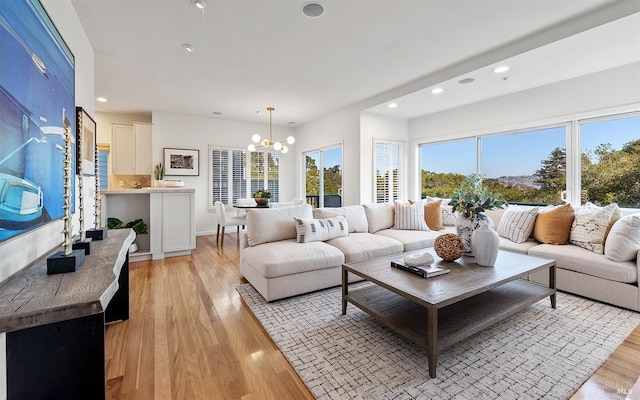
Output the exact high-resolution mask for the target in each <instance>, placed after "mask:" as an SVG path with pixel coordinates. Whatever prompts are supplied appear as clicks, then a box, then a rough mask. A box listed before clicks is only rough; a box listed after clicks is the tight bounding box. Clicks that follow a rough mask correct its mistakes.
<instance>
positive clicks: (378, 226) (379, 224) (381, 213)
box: [363, 203, 393, 233]
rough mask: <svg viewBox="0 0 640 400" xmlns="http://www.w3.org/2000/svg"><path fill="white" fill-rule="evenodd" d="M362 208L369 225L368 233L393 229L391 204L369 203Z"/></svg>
mask: <svg viewBox="0 0 640 400" xmlns="http://www.w3.org/2000/svg"><path fill="white" fill-rule="evenodd" d="M363 207H364V213H365V215H366V216H367V222H368V223H369V233H376V232H378V231H381V230H383V229H389V228H392V227H393V204H391V203H369V204H364V205H363Z"/></svg>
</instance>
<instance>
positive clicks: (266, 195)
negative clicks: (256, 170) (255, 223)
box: [253, 189, 271, 206]
mask: <svg viewBox="0 0 640 400" xmlns="http://www.w3.org/2000/svg"><path fill="white" fill-rule="evenodd" d="M253 198H254V199H255V200H256V204H258V205H259V206H265V205H267V203H268V202H269V199H270V198H271V192H270V191H268V190H267V189H259V190H258V191H256V192H255V193H254V194H253Z"/></svg>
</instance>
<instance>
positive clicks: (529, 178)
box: [495, 175, 540, 189]
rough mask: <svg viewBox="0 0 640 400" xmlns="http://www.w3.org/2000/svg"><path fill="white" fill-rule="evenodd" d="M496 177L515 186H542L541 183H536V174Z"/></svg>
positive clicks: (537, 187)
mask: <svg viewBox="0 0 640 400" xmlns="http://www.w3.org/2000/svg"><path fill="white" fill-rule="evenodd" d="M495 179H496V180H497V181H500V182H503V183H506V184H508V185H509V186H512V187H515V188H518V187H522V186H526V187H532V188H536V189H539V188H540V185H539V184H537V183H536V177H535V175H519V176H501V177H498V178H495Z"/></svg>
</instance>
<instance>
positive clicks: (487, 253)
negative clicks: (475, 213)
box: [471, 223, 500, 267]
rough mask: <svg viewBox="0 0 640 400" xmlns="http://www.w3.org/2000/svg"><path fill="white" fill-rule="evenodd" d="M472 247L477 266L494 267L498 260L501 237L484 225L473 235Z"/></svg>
mask: <svg viewBox="0 0 640 400" xmlns="http://www.w3.org/2000/svg"><path fill="white" fill-rule="evenodd" d="M471 247H473V254H474V255H475V258H476V264H478V265H482V266H483V267H493V266H494V265H495V263H496V258H498V248H499V247H500V237H499V236H498V232H496V231H494V230H493V229H492V228H491V227H490V226H489V225H488V224H485V223H482V224H481V225H480V227H479V228H478V229H476V230H474V231H473V233H472V234H471Z"/></svg>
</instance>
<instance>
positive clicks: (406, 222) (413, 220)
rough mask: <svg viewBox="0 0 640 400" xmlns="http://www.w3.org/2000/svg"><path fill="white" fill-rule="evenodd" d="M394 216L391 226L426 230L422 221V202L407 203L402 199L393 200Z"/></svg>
mask: <svg viewBox="0 0 640 400" xmlns="http://www.w3.org/2000/svg"><path fill="white" fill-rule="evenodd" d="M393 208H394V218H393V228H394V229H403V230H412V231H428V230H429V227H427V223H426V222H424V204H423V203H422V202H417V203H413V204H407V203H404V202H402V201H398V200H396V201H394V202H393Z"/></svg>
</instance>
